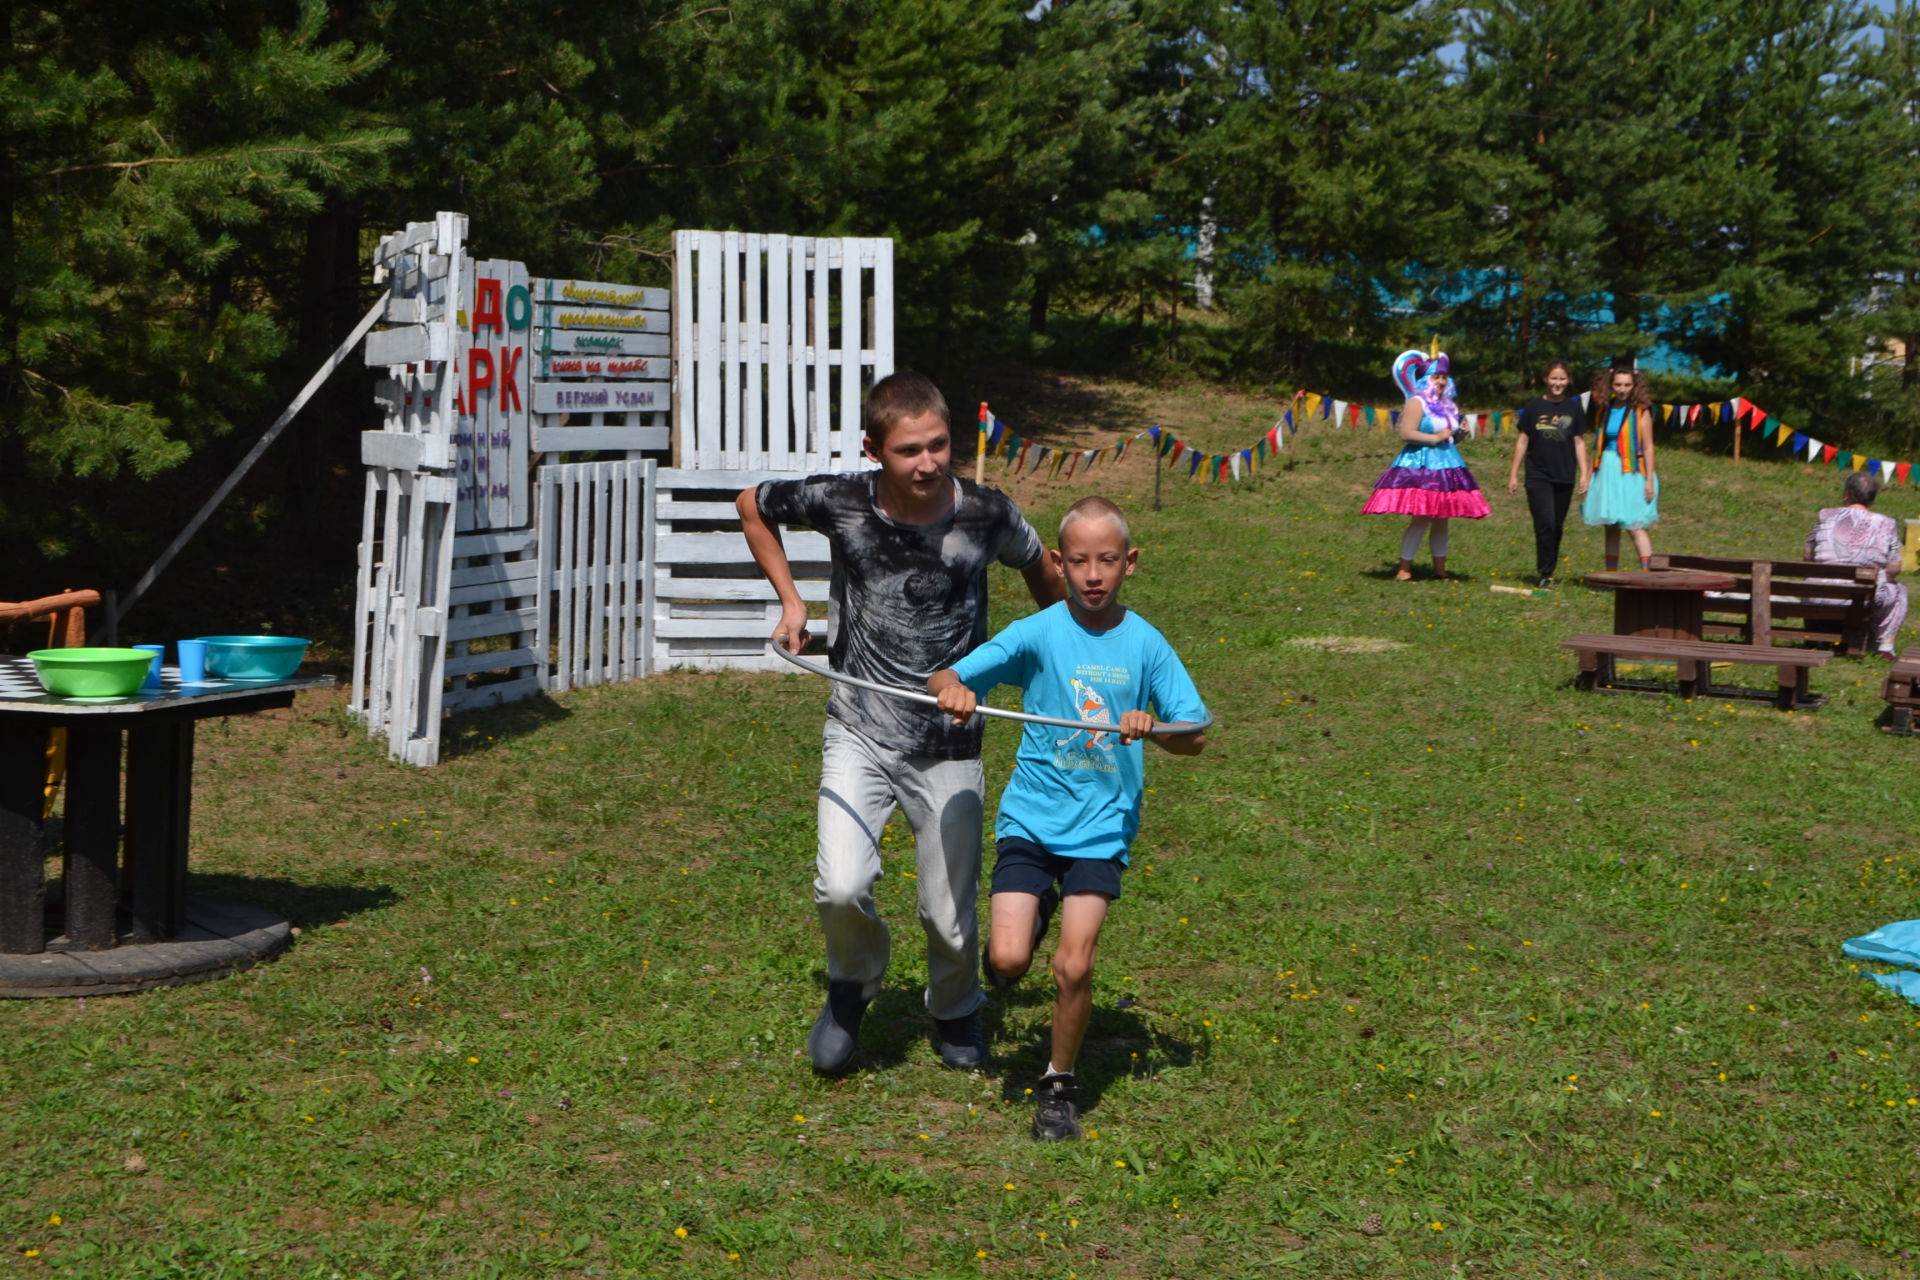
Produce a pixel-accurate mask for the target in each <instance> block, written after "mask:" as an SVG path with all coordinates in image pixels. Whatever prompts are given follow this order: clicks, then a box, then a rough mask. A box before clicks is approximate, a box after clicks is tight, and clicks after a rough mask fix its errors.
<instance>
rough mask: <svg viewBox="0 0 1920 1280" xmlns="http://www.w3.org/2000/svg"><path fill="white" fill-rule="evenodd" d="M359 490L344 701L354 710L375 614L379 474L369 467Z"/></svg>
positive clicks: (361, 697)
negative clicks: (350, 650) (348, 670)
mask: <svg viewBox="0 0 1920 1280" xmlns="http://www.w3.org/2000/svg"><path fill="white" fill-rule="evenodd" d="M361 490H362V493H361V499H360V545H359V547H358V549H357V550H356V552H355V557H354V566H353V674H352V677H351V681H350V693H349V694H348V704H347V705H349V706H350V707H352V708H353V709H354V710H355V711H362V710H363V709H364V708H365V707H366V705H367V659H368V657H369V656H371V654H372V645H373V637H372V632H371V630H370V628H371V627H372V626H373V625H374V623H375V622H376V621H377V620H378V616H379V614H378V611H377V610H376V609H375V608H374V604H373V576H374V569H373V559H374V554H375V552H374V543H373V535H374V530H375V529H376V528H378V523H377V520H376V517H377V515H378V503H379V496H380V478H379V477H378V476H377V475H375V474H374V473H373V472H372V471H369V472H367V477H366V483H365V484H363V485H362V486H361Z"/></svg>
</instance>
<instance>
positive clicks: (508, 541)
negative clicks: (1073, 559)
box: [453, 529, 538, 560]
mask: <svg viewBox="0 0 1920 1280" xmlns="http://www.w3.org/2000/svg"><path fill="white" fill-rule="evenodd" d="M537 539H538V535H537V534H536V533H535V532H534V531H533V530H531V529H489V530H487V531H485V532H483V533H463V534H461V535H460V536H459V537H457V538H455V539H454V540H453V554H454V556H455V558H457V559H461V560H471V559H475V558H477V557H480V556H501V555H504V556H512V555H519V554H521V553H523V552H527V551H531V550H533V548H534V547H535V546H536V545H538V541H537Z"/></svg>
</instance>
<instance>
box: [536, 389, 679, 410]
mask: <svg viewBox="0 0 1920 1280" xmlns="http://www.w3.org/2000/svg"><path fill="white" fill-rule="evenodd" d="M672 394H673V384H672V383H671V382H536V383H534V384H533V411H534V412H535V413H571V414H580V413H658V412H660V411H661V410H663V409H665V408H666V407H667V403H668V397H670V396H671V395H672Z"/></svg>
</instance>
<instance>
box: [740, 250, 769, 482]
mask: <svg viewBox="0 0 1920 1280" xmlns="http://www.w3.org/2000/svg"><path fill="white" fill-rule="evenodd" d="M742 241H743V243H742V249H743V254H742V261H741V268H742V269H741V275H742V277H743V279H742V281H741V289H742V292H743V294H744V297H743V298H742V303H743V305H742V308H741V313H740V322H741V338H742V344H741V351H740V366H741V372H742V375H743V378H744V381H743V384H742V386H741V391H742V393H743V395H744V397H745V399H744V401H743V403H742V405H741V419H740V428H741V440H740V462H739V465H740V466H743V467H764V466H766V465H767V446H768V440H767V420H766V404H765V394H764V380H765V378H766V376H767V342H766V334H765V333H764V332H763V331H762V329H761V324H762V320H761V299H762V297H763V296H764V294H765V291H766V287H767V283H766V282H767V277H766V268H767V238H766V237H765V236H763V235H749V236H745V237H743V238H742Z"/></svg>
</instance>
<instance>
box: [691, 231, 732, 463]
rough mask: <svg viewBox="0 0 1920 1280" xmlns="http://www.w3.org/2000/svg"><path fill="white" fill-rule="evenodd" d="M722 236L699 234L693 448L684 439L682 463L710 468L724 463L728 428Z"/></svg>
mask: <svg viewBox="0 0 1920 1280" xmlns="http://www.w3.org/2000/svg"><path fill="white" fill-rule="evenodd" d="M722 240H723V238H722V236H721V235H720V233H719V232H716V231H702V232H700V233H699V235H698V243H697V253H698V260H697V262H696V264H695V265H696V268H697V275H698V281H699V283H698V284H697V285H696V286H695V287H696V288H698V289H699V291H700V292H699V297H698V299H697V300H696V302H695V316H694V339H695V341H696V343H697V344H698V347H697V351H696V355H695V360H696V362H697V363H696V366H695V370H694V378H695V388H694V397H693V403H694V414H695V418H694V427H693V434H694V439H693V448H692V449H691V450H689V449H687V448H686V447H685V444H684V442H683V444H682V448H681V453H680V461H681V463H682V465H685V466H693V467H699V468H702V469H706V470H711V469H712V468H714V467H718V466H719V465H721V462H720V458H721V454H720V446H721V433H722V431H723V430H724V429H725V409H724V406H723V403H722V401H721V399H720V378H721V373H722V361H721V337H722V330H723V329H724V327H725V323H726V322H725V319H724V317H723V316H722V315H721V295H722V290H723V286H724V283H725V282H724V280H723V279H722V277H721V271H722V269H723V268H722V266H721V262H720V259H721V246H722Z"/></svg>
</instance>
